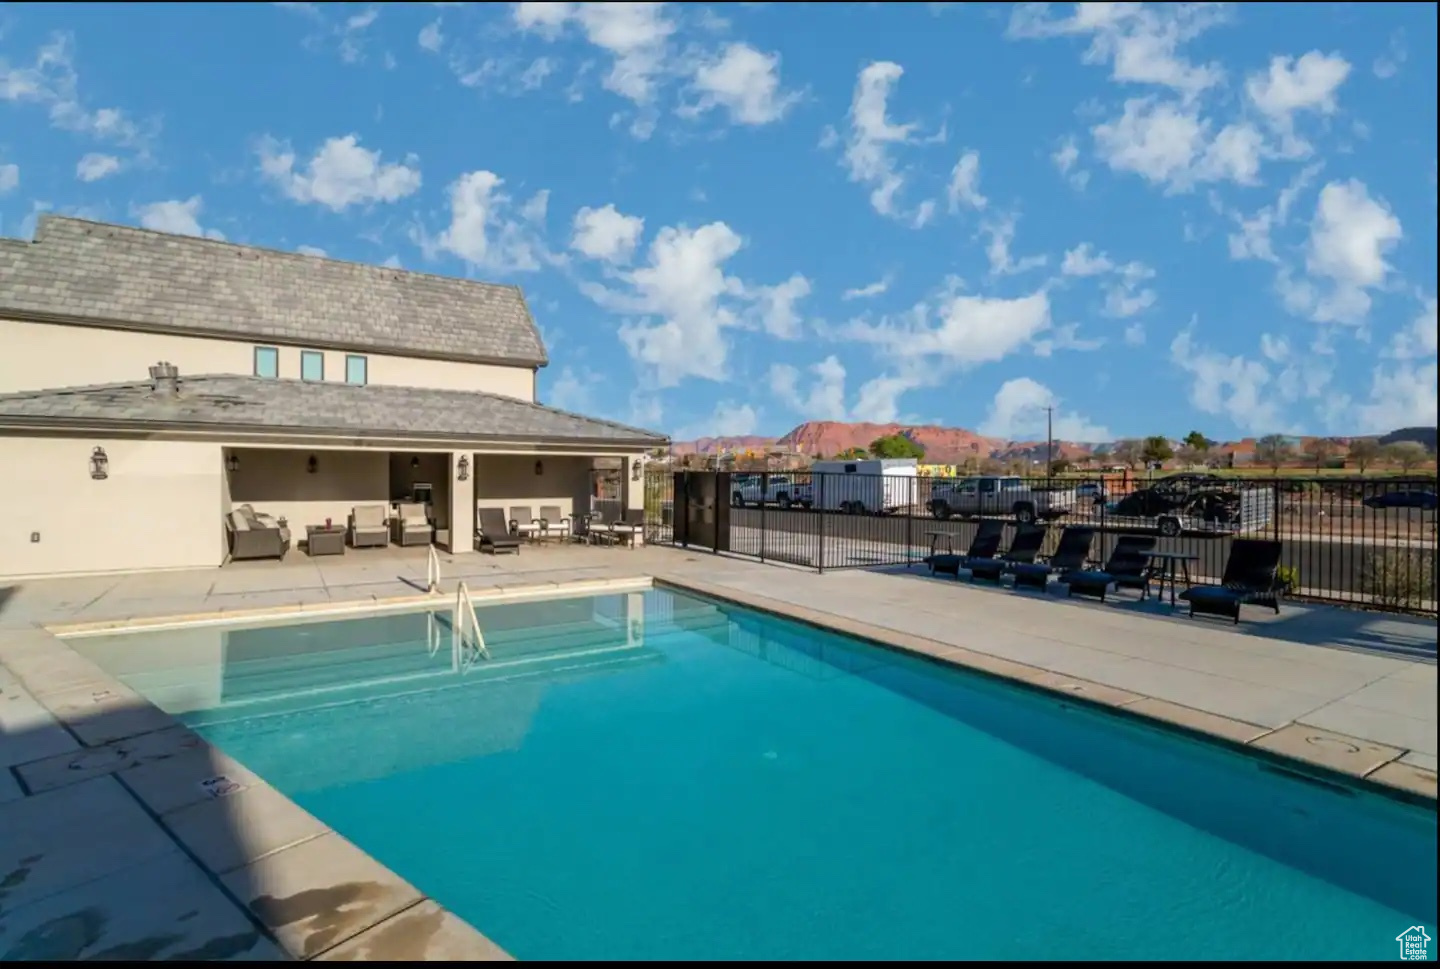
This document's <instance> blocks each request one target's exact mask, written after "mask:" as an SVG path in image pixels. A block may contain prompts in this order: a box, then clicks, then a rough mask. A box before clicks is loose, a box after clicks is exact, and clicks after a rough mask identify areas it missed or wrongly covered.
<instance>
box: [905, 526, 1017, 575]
mask: <svg viewBox="0 0 1440 969" xmlns="http://www.w3.org/2000/svg"><path fill="white" fill-rule="evenodd" d="M1004 535H1005V523H1004V522H1002V521H1001V520H1000V519H998V518H986V519H983V520H981V522H980V527H979V528H978V529H976V531H975V537H974V538H972V539H971V540H970V548H969V550H968V551H966V553H965V554H964V555H954V554H951V553H948V552H947V553H946V554H944V555H931V556H929V557H928V558H927V559H926V560H925V563H926V564H927V565H929V566H930V574H931V575H953V576H955V577H956V578H957V579H958V578H959V577H960V570H961V569H968V568H969V567H970V566H968V565H966V564H965V563H966V562H971V561H976V560H985V559H992V558H994V557H995V553H996V552H998V551H1000V540H1001V539H1002V538H1003V537H1004Z"/></svg>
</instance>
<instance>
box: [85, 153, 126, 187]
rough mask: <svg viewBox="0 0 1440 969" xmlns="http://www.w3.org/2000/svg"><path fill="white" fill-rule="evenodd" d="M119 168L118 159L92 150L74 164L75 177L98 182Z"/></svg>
mask: <svg viewBox="0 0 1440 969" xmlns="http://www.w3.org/2000/svg"><path fill="white" fill-rule="evenodd" d="M119 170H120V159H118V158H116V157H115V156H114V155H105V154H101V153H100V152H95V151H92V152H90V153H89V154H87V155H85V156H84V157H83V158H81V159H80V161H79V162H78V163H76V165H75V177H76V178H78V179H80V181H82V182H98V181H100V179H102V178H104V177H105V176H107V175H113V174H115V173H116V172H118V171H119Z"/></svg>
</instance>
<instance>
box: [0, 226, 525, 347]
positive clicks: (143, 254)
mask: <svg viewBox="0 0 1440 969" xmlns="http://www.w3.org/2000/svg"><path fill="white" fill-rule="evenodd" d="M6 311H9V313H10V315H12V316H19V317H21V318H26V317H29V318H35V319H55V320H57V321H64V322H74V323H89V324H92V325H106V324H110V325H116V324H119V325H129V326H133V327H135V328H140V329H154V330H160V331H164V332H176V333H189V334H195V335H201V336H226V337H239V338H241V339H247V340H251V339H261V340H273V341H276V342H287V343H297V344H302V345H308V346H316V347H334V348H343V349H356V350H371V351H380V352H391V353H398V354H402V355H405V354H408V355H413V356H422V357H438V358H443V359H454V360H467V361H473V362H486V363H508V364H515V365H525V366H544V365H545V364H546V363H547V362H548V360H547V357H546V354H545V345H544V343H543V342H542V340H541V339H540V331H539V330H538V329H537V328H536V326H535V321H534V319H533V318H532V317H531V316H530V310H529V308H528V307H527V306H526V304H525V297H524V296H523V295H522V294H521V292H520V289H519V287H516V286H497V285H493V284H491V283H480V282H473V281H471V280H466V279H453V278H450V277H446V276H432V275H428V274H426V273H414V272H406V271H404V270H400V269H387V268H385V267H383V266H364V265H360V264H358V263H348V262H339V261H337V260H333V259H323V258H318V257H315V256H304V255H298V254H295V253H288V252H277V251H274V250H270V249H256V248H252V247H249V246H238V245H233V244H231V243H228V242H216V241H213V240H210V239H196V238H192V237H189V236H177V235H169V234H166V233H162V232H152V231H150V230H148V229H133V228H130V227H128V226H118V225H108V224H105V223H101V222H88V221H85V220H83V219H72V218H66V217H63V216H57V215H42V216H41V217H40V222H39V227H38V228H37V229H36V230H35V241H34V242H33V243H30V244H25V243H20V244H6V245H3V246H0V316H3V315H6Z"/></svg>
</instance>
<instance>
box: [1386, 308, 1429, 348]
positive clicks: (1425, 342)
mask: <svg viewBox="0 0 1440 969" xmlns="http://www.w3.org/2000/svg"><path fill="white" fill-rule="evenodd" d="M1421 304H1422V306H1423V309H1422V310H1421V312H1420V315H1419V316H1417V317H1415V319H1414V321H1413V322H1412V323H1411V324H1410V325H1409V326H1407V327H1406V328H1405V329H1404V330H1401V331H1400V332H1399V333H1397V334H1395V336H1394V338H1393V339H1392V340H1391V341H1390V349H1389V355H1390V356H1393V357H1399V358H1400V359H1402V360H1404V359H1412V358H1415V357H1433V356H1435V352H1436V347H1435V343H1436V340H1435V297H1434V296H1422V297H1421Z"/></svg>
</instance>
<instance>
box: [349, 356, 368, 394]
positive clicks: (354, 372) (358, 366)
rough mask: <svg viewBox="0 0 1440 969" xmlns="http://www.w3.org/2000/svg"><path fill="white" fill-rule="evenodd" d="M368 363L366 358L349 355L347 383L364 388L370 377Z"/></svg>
mask: <svg viewBox="0 0 1440 969" xmlns="http://www.w3.org/2000/svg"><path fill="white" fill-rule="evenodd" d="M367 363H368V361H367V360H366V359H365V358H364V357H359V356H356V355H355V354H353V353H352V354H348V355H347V356H346V357H345V382H346V383H347V384H355V385H356V386H357V387H364V386H365V383H366V379H367V378H368V377H369V373H368V372H367V370H368V367H367V366H366V365H367Z"/></svg>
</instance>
